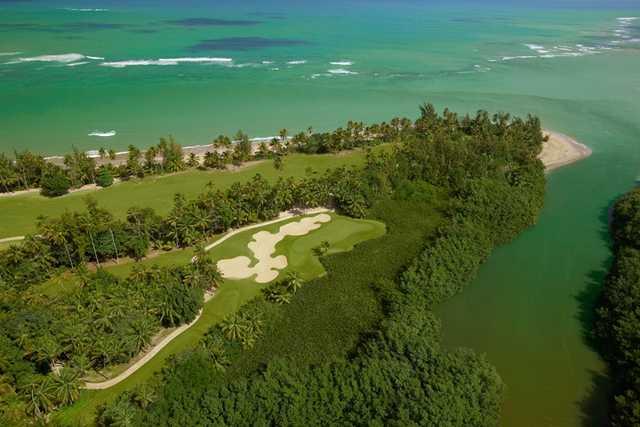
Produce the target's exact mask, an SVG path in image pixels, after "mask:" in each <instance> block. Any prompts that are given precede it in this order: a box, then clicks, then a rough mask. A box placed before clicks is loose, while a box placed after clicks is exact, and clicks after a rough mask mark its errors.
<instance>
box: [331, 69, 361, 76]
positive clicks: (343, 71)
mask: <svg viewBox="0 0 640 427" xmlns="http://www.w3.org/2000/svg"><path fill="white" fill-rule="evenodd" d="M327 72H328V73H330V74H342V75H354V74H358V73H357V72H355V71H351V70H345V69H344V68H335V69H333V70H327Z"/></svg>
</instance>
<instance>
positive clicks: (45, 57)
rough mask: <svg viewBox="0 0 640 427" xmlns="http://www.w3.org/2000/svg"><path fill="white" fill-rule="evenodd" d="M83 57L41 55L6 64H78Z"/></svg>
mask: <svg viewBox="0 0 640 427" xmlns="http://www.w3.org/2000/svg"><path fill="white" fill-rule="evenodd" d="M84 58H85V56H84V55H81V54H79V53H65V54H61V55H41V56H32V57H30V58H18V59H16V60H15V61H11V62H7V64H20V63H23V62H61V63H69V62H78V61H80V60H82V59H84Z"/></svg>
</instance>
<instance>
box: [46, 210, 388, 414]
mask: <svg viewBox="0 0 640 427" xmlns="http://www.w3.org/2000/svg"><path fill="white" fill-rule="evenodd" d="M331 216H332V221H331V222H329V223H326V224H323V226H322V227H320V228H319V229H317V230H314V231H312V232H310V233H309V234H307V235H305V236H300V237H293V236H289V237H286V238H285V239H284V240H283V241H281V242H280V243H278V245H277V246H276V253H277V254H278V255H280V254H282V255H285V256H287V258H288V260H289V266H288V267H287V268H286V269H285V270H283V271H282V273H281V275H280V276H279V277H283V275H284V274H286V273H287V272H288V271H296V272H299V273H300V274H301V275H302V277H303V278H305V279H308V280H309V279H313V278H314V277H318V276H322V275H324V274H325V269H324V267H323V265H322V264H321V263H320V261H319V260H318V258H317V257H316V256H315V255H314V254H313V251H312V250H313V248H315V247H317V246H318V245H319V244H320V242H321V241H323V240H326V241H328V242H329V243H330V245H331V249H330V251H331V252H332V253H338V252H341V251H349V250H351V249H353V248H354V246H355V245H357V244H358V243H360V242H363V241H365V240H367V239H374V238H377V237H380V236H382V235H384V233H385V225H384V224H382V223H380V222H377V221H371V220H357V219H352V218H348V217H344V216H341V215H337V214H331ZM299 219H300V217H295V218H291V219H289V220H286V221H282V222H280V223H277V224H272V225H269V226H266V227H264V228H257V229H253V230H247V231H245V232H243V233H239V234H237V235H236V236H233V237H232V238H230V239H229V240H227V241H225V242H224V243H223V244H221V245H220V246H216V247H214V248H213V249H211V251H210V252H209V253H210V254H211V256H212V258H213V259H214V260H217V259H220V258H223V257H229V256H238V255H245V256H249V257H251V252H250V251H249V249H248V247H247V243H249V241H251V240H252V236H253V234H255V233H257V232H259V231H262V230H266V231H270V232H275V231H277V230H278V229H279V228H280V227H281V226H282V225H284V224H287V223H288V222H291V221H296V220H299ZM192 256H193V250H192V249H185V250H181V251H174V252H170V253H167V254H163V255H160V256H158V257H156V258H153V259H149V260H145V261H142V262H143V263H145V264H148V265H153V264H161V265H171V264H180V263H186V262H189V260H190V259H191V257H192ZM133 265H134V263H128V264H121V265H117V266H112V267H109V268H108V270H109V271H110V272H112V273H114V274H116V275H119V276H126V275H127V274H128V273H129V272H130V271H131V269H132V268H133ZM60 282H62V281H60ZM60 282H55V281H53V282H52V281H50V282H48V283H47V284H46V285H43V287H42V288H40V291H41V292H43V293H45V292H48V293H52V292H53V293H55V291H53V290H52V287H53V286H55V283H60ZM265 286H267V285H266V284H265V285H259V284H257V283H256V282H254V281H253V280H251V279H246V280H225V281H224V282H223V283H222V284H221V286H220V288H219V289H218V291H217V293H216V296H215V297H214V298H212V299H211V300H210V301H209V302H207V304H205V307H204V311H203V314H202V317H201V319H200V320H199V321H198V322H197V323H196V324H195V325H194V326H193V327H191V328H190V329H188V330H187V331H185V332H184V333H183V334H181V335H180V336H178V337H177V338H176V339H174V340H173V341H171V343H169V345H167V346H166V347H165V348H164V349H163V350H162V351H161V352H160V353H158V354H157V355H156V356H155V357H154V358H153V359H151V360H150V361H149V362H148V363H147V364H146V365H144V366H143V367H142V368H141V369H139V370H138V371H137V372H136V373H134V374H133V375H131V376H130V377H128V378H127V379H126V380H124V381H123V382H121V383H119V384H117V385H115V386H113V387H111V388H109V389H107V390H99V391H87V390H84V391H82V394H81V397H80V399H79V400H78V401H77V402H76V403H74V404H73V405H72V406H70V407H68V408H66V409H64V410H62V411H61V412H59V413H57V414H56V415H55V417H54V418H55V420H56V421H59V422H61V423H62V424H63V425H86V424H91V423H92V422H93V419H94V415H95V411H96V409H97V408H98V406H99V405H101V404H103V403H105V402H108V401H110V400H112V399H113V398H115V397H116V396H118V395H119V394H120V393H122V392H123V391H126V390H131V389H133V388H135V387H136V386H137V385H139V384H141V383H143V382H145V381H148V380H149V379H150V378H151V377H152V376H153V374H154V373H155V372H158V371H159V370H160V369H161V368H162V366H164V364H165V362H166V361H167V359H168V358H169V357H171V356H173V355H175V354H178V353H180V352H181V351H183V350H186V349H189V348H192V347H194V346H195V345H196V344H197V343H198V341H199V340H200V339H201V338H202V336H203V335H204V334H205V333H206V332H207V330H208V329H209V328H210V327H211V326H213V325H215V324H217V323H218V322H220V321H221V320H223V319H224V318H225V317H226V316H228V315H229V314H231V313H234V312H236V311H237V310H238V309H239V308H240V306H242V305H243V304H244V303H246V302H248V301H249V300H251V299H253V298H254V297H256V296H258V295H259V294H260V290H261V289H262V288H264V287H265Z"/></svg>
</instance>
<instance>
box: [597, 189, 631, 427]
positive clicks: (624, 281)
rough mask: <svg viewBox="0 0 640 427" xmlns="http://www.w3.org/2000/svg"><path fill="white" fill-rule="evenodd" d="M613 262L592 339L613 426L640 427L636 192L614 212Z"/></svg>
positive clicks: (606, 279)
mask: <svg viewBox="0 0 640 427" xmlns="http://www.w3.org/2000/svg"><path fill="white" fill-rule="evenodd" d="M611 236H612V238H613V243H614V260H613V264H612V266H611V268H610V270H609V273H608V275H607V277H606V278H605V281H604V286H603V289H602V293H601V296H600V300H599V302H598V307H597V310H596V319H595V325H594V331H593V332H594V337H595V338H596V342H597V344H598V347H599V349H600V352H601V353H602V355H603V356H604V358H605V359H606V360H607V361H608V363H609V366H610V368H611V372H612V374H611V376H612V379H613V390H612V396H611V405H610V410H609V422H610V424H611V425H612V426H616V427H618V426H619V427H624V426H637V425H640V188H636V189H634V190H632V191H630V192H629V193H627V194H625V195H624V196H623V197H622V198H620V199H619V200H618V201H617V202H616V203H615V205H614V207H613V213H612V222H611Z"/></svg>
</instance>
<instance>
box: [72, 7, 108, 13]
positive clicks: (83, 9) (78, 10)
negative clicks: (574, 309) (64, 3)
mask: <svg viewBox="0 0 640 427" xmlns="http://www.w3.org/2000/svg"><path fill="white" fill-rule="evenodd" d="M64 10H68V11H70V12H108V11H109V9H89V8H73V7H65V9H64Z"/></svg>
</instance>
